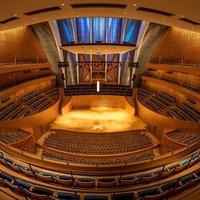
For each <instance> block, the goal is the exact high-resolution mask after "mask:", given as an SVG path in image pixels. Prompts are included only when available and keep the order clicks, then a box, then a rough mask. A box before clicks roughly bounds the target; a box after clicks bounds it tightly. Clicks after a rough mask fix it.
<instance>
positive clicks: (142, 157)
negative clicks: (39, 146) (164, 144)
mask: <svg viewBox="0 0 200 200" xmlns="http://www.w3.org/2000/svg"><path fill="white" fill-rule="evenodd" d="M41 156H42V157H44V158H47V159H52V160H58V161H64V162H71V163H77V164H89V165H113V164H126V163H132V162H138V161H142V160H150V159H153V158H154V157H155V154H154V152H153V151H147V152H145V153H140V154H139V153H138V154H137V155H135V156H124V157H120V158H107V159H100V158H99V159H92V158H89V157H88V158H87V156H85V157H84V158H83V157H82V158H77V157H72V156H64V155H60V154H59V152H57V153H56V151H55V152H54V153H52V152H51V151H48V150H47V149H46V150H43V151H42V155H41Z"/></svg>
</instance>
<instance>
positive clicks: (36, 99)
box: [0, 87, 60, 121]
mask: <svg viewBox="0 0 200 200" xmlns="http://www.w3.org/2000/svg"><path fill="white" fill-rule="evenodd" d="M59 96H60V94H59V90H58V89H57V88H55V87H53V89H52V90H49V92H46V91H43V92H37V91H31V92H29V93H27V94H25V95H24V96H22V97H21V102H20V103H15V102H8V103H7V104H6V105H4V106H3V107H2V108H1V109H0V121H6V120H13V119H18V118H22V117H26V116H29V115H32V114H35V113H38V112H41V111H43V110H45V109H47V108H49V107H51V106H52V105H53V104H54V103H55V102H56V101H57V100H58V99H59Z"/></svg>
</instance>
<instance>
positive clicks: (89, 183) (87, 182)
mask: <svg viewBox="0 0 200 200" xmlns="http://www.w3.org/2000/svg"><path fill="white" fill-rule="evenodd" d="M76 186H78V187H85V188H94V187H95V179H93V178H78V179H77V180H76Z"/></svg>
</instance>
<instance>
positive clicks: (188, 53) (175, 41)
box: [150, 27, 200, 64]
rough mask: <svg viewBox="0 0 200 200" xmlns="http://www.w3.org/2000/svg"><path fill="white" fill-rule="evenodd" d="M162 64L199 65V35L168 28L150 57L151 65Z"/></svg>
mask: <svg viewBox="0 0 200 200" xmlns="http://www.w3.org/2000/svg"><path fill="white" fill-rule="evenodd" d="M159 57H160V58H161V63H162V62H164V63H165V62H171V63H178V64H180V63H181V58H183V61H184V62H183V63H190V64H193V63H195V64H199V63H200V33H195V32H190V31H185V30H182V29H178V28H172V27H170V28H168V30H167V31H166V33H165V35H164V36H163V37H162V39H161V40H160V42H159V44H158V46H157V47H156V49H155V51H154V53H153V54H152V56H151V59H150V62H151V63H158V62H159Z"/></svg>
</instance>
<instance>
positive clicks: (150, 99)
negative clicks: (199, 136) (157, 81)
mask: <svg viewBox="0 0 200 200" xmlns="http://www.w3.org/2000/svg"><path fill="white" fill-rule="evenodd" d="M147 90H148V89H144V88H140V89H139V90H138V100H139V101H140V102H141V103H142V104H143V105H144V106H146V107H147V108H149V109H150V110H152V111H154V112H157V113H159V114H161V115H165V116H167V117H172V118H176V119H179V120H185V121H192V122H198V121H199V120H200V115H199V112H198V111H197V110H196V109H194V108H193V109H192V108H191V106H189V105H187V104H186V103H182V104H180V105H178V104H177V103H176V98H175V97H172V96H171V95H169V94H167V93H164V92H159V93H155V92H152V91H151V90H150V91H149V92H150V93H149V95H148V93H147V92H146V91H147ZM185 108H186V109H185Z"/></svg>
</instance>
